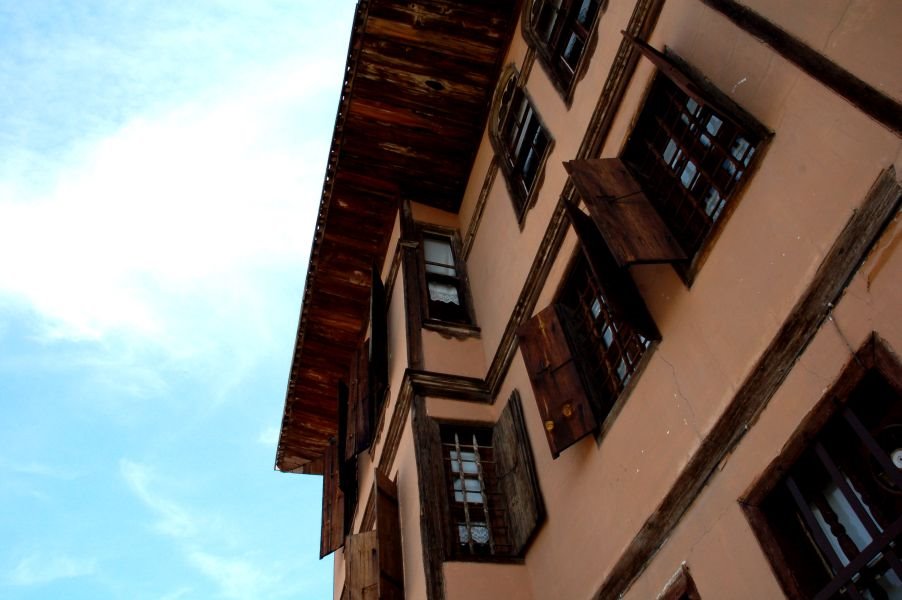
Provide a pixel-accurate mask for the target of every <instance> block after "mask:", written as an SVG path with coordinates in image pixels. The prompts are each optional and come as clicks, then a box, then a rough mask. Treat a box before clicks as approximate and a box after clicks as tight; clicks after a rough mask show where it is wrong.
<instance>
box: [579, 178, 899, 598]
mask: <svg viewBox="0 0 902 600" xmlns="http://www.w3.org/2000/svg"><path fill="white" fill-rule="evenodd" d="M900 201H902V187H900V185H899V182H898V181H897V180H896V173H895V170H894V169H893V168H892V167H890V168H888V169H886V170H884V171H883V172H882V173H881V174H880V176H879V177H878V178H877V181H876V182H875V183H874V185H873V186H872V187H871V190H870V192H868V195H867V197H866V198H865V200H864V202H863V203H862V205H861V206H860V207H859V208H858V209H857V210H856V211H854V212H853V213H852V216H851V217H850V218H849V220H848V222H847V223H846V226H845V227H844V228H843V230H842V231H841V232H840V234H839V236H838V237H837V238H836V241H835V242H834V243H833V246H832V247H831V248H830V251H829V252H828V253H827V255H826V257H825V258H824V260H823V261H822V262H821V265H820V267H819V268H818V270H817V272H816V273H815V275H814V279H813V280H812V282H811V284H810V285H809V286H808V289H807V290H806V291H805V293H804V294H803V295H802V297H801V298H800V299H799V301H798V302H797V303H796V305H795V306H794V307H793V309H792V310H791V311H790V313H789V315H788V316H787V318H786V320H785V321H784V322H783V325H782V326H781V327H780V330H779V331H778V332H777V334H776V335H775V336H774V338H773V339H772V340H771V343H770V344H769V345H768V347H767V349H766V350H765V351H764V353H763V354H762V355H761V357H760V358H759V359H758V361H757V363H756V364H755V366H754V368H753V369H752V371H751V373H749V375H748V376H747V377H746V378H745V380H744V381H743V382H742V384H741V385H740V387H739V389H738V391H737V392H736V395H735V396H734V398H733V400H732V401H731V402H730V404H729V406H728V407H727V409H726V410H725V411H724V413H723V414H722V415H721V416H720V418H719V419H718V420H717V422H716V423H715V424H714V425H713V427H712V428H711V430H710V431H709V432H708V434H707V435H706V436H705V438H704V440H702V442H701V445H700V447H699V448H698V450H696V451H695V453H693V455H692V457H691V458H690V459H689V462H688V464H687V465H686V467H685V468H684V469H683V471H682V472H681V473H680V475H679V476H678V478H677V480H676V482H675V483H674V485H673V487H671V489H670V491H669V492H668V493H667V495H666V496H665V497H664V499H663V500H662V501H661V503H660V504H659V505H658V507H657V508H656V509H655V511H654V512H653V513H652V514H651V515H650V516H649V517H648V519H646V521H645V523H644V524H643V525H642V527H640V529H639V531H638V532H637V533H636V535H635V537H634V538H633V540H632V541H631V542H630V543H629V545H628V546H627V548H626V550H625V551H624V552H623V554H622V555H621V556H620V559H619V560H618V561H617V563H616V564H615V565H614V567H613V568H612V569H611V572H610V573H609V574H608V576H607V577H606V578H605V580H604V582H603V583H602V585H601V588H600V589H599V590H598V593H597V594H596V595H595V598H596V599H603V598H617V597H620V596H621V595H623V594H625V593H626V591H627V590H628V589H629V588H630V586H631V585H632V583H633V582H634V581H635V580H636V578H637V577H639V575H640V574H641V573H642V572H643V571H644V570H645V568H646V567H647V566H648V564H649V563H650V562H651V560H652V558H653V557H654V556H655V554H656V553H657V552H658V550H659V549H660V548H661V547H662V546H663V545H664V543H665V542H666V541H667V539H668V538H669V537H670V534H671V533H672V532H673V530H674V528H675V527H676V525H677V523H679V522H680V520H681V519H682V517H683V515H685V514H686V512H687V511H688V510H689V508H690V507H691V506H692V503H693V502H694V501H695V499H696V498H697V497H698V496H699V494H700V493H701V492H702V490H703V489H704V487H705V486H706V484H707V483H708V480H709V479H710V478H711V477H712V476H713V475H714V473H715V472H716V470H717V468H718V466H719V465H720V463H721V462H722V461H723V460H724V459H725V458H727V457H728V456H729V455H730V454H731V453H732V452H733V450H734V449H735V447H736V445H737V444H738V443H739V441H740V440H741V439H742V438H743V437H744V436H745V433H746V431H748V430H749V428H751V427H752V425H754V423H755V422H756V421H757V420H758V417H759V416H760V414H761V412H762V411H763V410H764V408H765V407H766V406H767V404H768V402H769V401H770V399H771V398H772V397H773V395H774V394H775V393H776V391H777V390H778V389H779V387H780V385H782V383H783V381H784V380H785V379H786V376H787V375H788V374H789V372H790V371H791V369H792V366H793V365H794V364H795V363H796V361H798V359H799V357H800V356H801V355H802V353H803V352H804V351H805V349H806V348H807V347H808V345H809V344H810V343H811V340H812V339H813V338H814V336H815V334H816V333H817V332H818V330H819V329H820V327H821V325H822V324H823V323H824V322H825V320H826V319H827V317H828V315H829V314H830V311H831V310H832V308H833V306H834V305H835V304H836V303H837V302H838V300H839V299H840V298H841V297H842V294H843V292H844V291H845V289H846V287H847V286H848V285H849V282H850V281H851V280H852V277H853V276H854V275H855V273H856V271H857V270H858V268H859V266H860V265H861V263H862V262H863V261H864V259H865V258H866V257H867V255H868V252H869V251H870V250H871V248H872V247H873V246H874V244H875V243H876V242H877V240H878V239H879V238H880V235H881V234H882V233H883V231H884V230H885V228H886V226H887V224H888V223H889V222H890V221H891V220H892V219H893V217H894V216H895V214H896V213H897V211H898V210H899V206H900Z"/></svg>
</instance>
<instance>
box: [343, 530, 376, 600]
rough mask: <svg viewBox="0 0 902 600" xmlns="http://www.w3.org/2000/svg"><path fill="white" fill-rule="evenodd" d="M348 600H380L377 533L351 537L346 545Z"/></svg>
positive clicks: (372, 532) (369, 532)
mask: <svg viewBox="0 0 902 600" xmlns="http://www.w3.org/2000/svg"><path fill="white" fill-rule="evenodd" d="M345 590H347V592H348V600H379V599H380V596H379V550H378V540H377V538H376V532H375V531H366V532H364V533H358V534H355V535H349V536H348V541H347V543H346V544H345Z"/></svg>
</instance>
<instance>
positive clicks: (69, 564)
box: [6, 554, 97, 586]
mask: <svg viewBox="0 0 902 600" xmlns="http://www.w3.org/2000/svg"><path fill="white" fill-rule="evenodd" d="M96 568H97V564H96V560H94V559H93V558H73V557H71V556H65V555H60V556H44V555H40V554H31V555H29V556H26V557H24V558H22V559H21V560H20V561H19V562H18V563H17V564H16V566H15V567H13V568H12V570H11V571H9V573H7V577H6V579H7V581H8V582H9V583H11V584H13V585H21V586H28V585H38V584H43V583H49V582H51V581H56V580H57V579H71V578H73V577H84V576H86V575H92V574H94V572H95V571H96Z"/></svg>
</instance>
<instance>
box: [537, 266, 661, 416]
mask: <svg viewBox="0 0 902 600" xmlns="http://www.w3.org/2000/svg"><path fill="white" fill-rule="evenodd" d="M575 277H579V278H581V279H584V280H585V284H586V285H587V286H589V287H591V288H592V291H594V293H595V294H597V297H596V301H597V302H598V304H599V309H598V314H594V315H593V317H592V318H593V322H592V323H589V322H588V320H587V317H588V316H589V315H587V314H579V313H580V312H581V311H582V309H588V310H590V312H593V313H594V303H593V306H592V307H588V306H587V305H586V304H585V303H584V302H582V295H583V293H584V291H585V290H576V289H572V288H576V287H577V282H575V281H573V279H574V278H575ZM581 287H585V286H581ZM571 293H573V294H574V295H575V296H577V302H578V304H579V306H571V305H570V304H568V302H567V300H566V299H565V296H566V295H568V294H571ZM555 303H557V304H561V305H563V306H565V307H567V308H568V309H570V311H571V318H572V319H577V321H576V323H572V324H571V325H572V326H573V329H574V330H576V331H579V332H581V333H582V334H583V335H582V336H580V338H581V339H578V340H575V341H576V343H581V344H583V345H582V346H581V347H580V348H578V349H576V350H577V352H575V356H576V360H578V361H582V362H584V363H585V365H584V368H585V369H586V370H587V371H588V372H589V373H588V376H589V377H590V378H591V385H592V386H593V389H592V390H591V391H590V392H589V395H590V400H592V402H593V404H594V408H595V410H596V415H597V417H598V423H599V429H600V430H601V429H602V428H604V424H605V422H606V421H607V420H608V417H609V416H610V415H611V414H612V413H613V412H614V407H615V405H617V404H618V402H619V401H620V399H621V398H622V397H624V395H625V393H626V391H627V390H628V389H631V384H632V382H633V381H634V380H636V379H637V378H638V376H639V375H640V374H641V372H642V369H643V367H644V366H645V364H646V363H647V362H648V356H649V352H650V350H651V349H652V348H653V345H654V344H655V342H656V341H657V340H654V339H652V338H646V337H645V336H643V335H642V334H641V333H640V332H638V331H636V330H635V328H634V327H633V326H632V325H631V324H630V323H629V321H628V320H627V319H624V318H623V317H622V316H617V315H615V314H614V310H613V309H612V307H611V305H610V300H609V299H608V298H607V297H606V295H605V292H604V289H603V288H602V287H601V285H600V284H599V282H598V280H597V278H596V276H595V274H594V273H593V272H592V269H591V267H590V266H589V263H588V260H587V259H586V256H585V252H575V253H574V256H573V258H572V259H571V261H570V264H569V265H568V267H567V271H566V274H565V275H564V277H562V278H561V282H560V285H559V286H558V290H557V292H556V294H555ZM599 319H601V320H603V321H604V325H603V326H602V328H604V327H607V328H609V330H610V332H611V336H610V338H611V341H610V342H608V343H607V344H605V345H606V350H610V349H611V348H612V346H614V345H615V344H616V345H617V346H618V347H620V354H621V355H622V356H621V358H620V362H621V363H623V365H624V370H625V371H626V373H625V376H624V377H621V376H620V374H619V372H618V371H619V367H620V364H619V363H618V364H617V366H616V367H613V365H612V363H611V360H610V356H609V354H608V353H607V352H606V351H605V350H603V349H600V348H599V347H598V345H599V344H604V342H605V337H606V336H605V335H604V332H602V335H601V336H600V337H599V336H595V335H593V334H594V331H595V327H596V325H598V320H599ZM618 323H619V325H618ZM624 333H625V335H623V334H624ZM634 337H636V338H638V339H636V340H634V339H633V338H634ZM634 341H635V343H637V344H639V345H640V346H642V349H641V350H639V351H638V353H637V354H635V356H633V357H630V356H629V352H630V348H629V347H630V346H631V345H632V344H633V342H634ZM590 348H591V353H590V351H589V349H590ZM579 350H584V352H579ZM599 353H603V354H604V356H603V357H601V363H600V364H598V365H596V363H595V361H594V360H592V359H594V358H598V356H599ZM590 356H591V358H590ZM612 369H613V370H612ZM599 370H604V371H605V372H606V375H605V378H606V380H611V381H612V384H613V387H611V386H607V385H605V383H604V382H603V381H601V380H600V379H598V378H596V377H593V374H595V372H597V371H599ZM615 380H616V381H615ZM603 388H607V390H605V389H603ZM605 392H607V393H609V394H610V396H609V397H607V398H605V397H604V394H605Z"/></svg>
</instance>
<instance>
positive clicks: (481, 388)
mask: <svg viewBox="0 0 902 600" xmlns="http://www.w3.org/2000/svg"><path fill="white" fill-rule="evenodd" d="M414 396H440V397H442V398H453V399H455V400H462V401H466V402H476V403H480V404H486V403H491V402H492V400H493V396H492V394H491V390H490V389H489V387H488V386H487V385H486V382H485V380H483V379H480V378H478V377H464V376H462V375H447V374H445V373H436V372H433V371H420V370H414V369H407V370H406V371H404V380H403V381H402V382H401V389H400V391H399V392H398V400H397V402H395V407H394V410H392V414H391V418H390V419H389V421H388V430H387V432H386V434H385V445H384V446H383V448H382V453H381V455H380V457H379V469H380V470H381V471H382V472H383V473H389V472H391V468H392V465H393V463H394V461H395V456H396V455H397V453H398V444H399V443H400V442H401V434H402V433H403V432H404V425H405V423H406V422H407V415H408V413H409V412H410V405H411V402H412V399H413V397H414ZM383 412H385V411H383ZM381 429H382V423H381V422H380V424H379V431H381Z"/></svg>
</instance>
